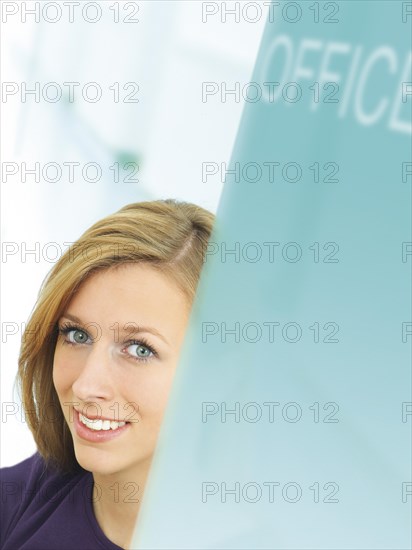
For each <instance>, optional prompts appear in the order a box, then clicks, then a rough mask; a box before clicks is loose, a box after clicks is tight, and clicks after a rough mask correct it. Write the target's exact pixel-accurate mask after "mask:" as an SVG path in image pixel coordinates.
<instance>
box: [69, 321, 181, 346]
mask: <svg viewBox="0 0 412 550" xmlns="http://www.w3.org/2000/svg"><path fill="white" fill-rule="evenodd" d="M61 318H62V319H63V318H65V319H69V320H70V321H73V322H74V323H78V324H79V325H82V326H83V327H86V326H87V325H88V324H91V323H84V322H83V321H82V320H81V319H80V318H79V317H77V316H76V315H73V314H72V313H64V314H63V315H62V316H61ZM92 324H94V323H92ZM116 325H117V326H116V328H112V330H115V331H116V332H117V333H118V334H119V333H120V334H122V335H126V336H128V337H131V336H133V335H134V334H141V333H143V332H149V333H150V334H154V335H155V336H158V337H159V338H161V339H162V340H163V342H165V344H167V345H168V346H170V344H169V342H168V341H167V340H166V338H165V337H164V336H163V335H162V334H161V333H160V332H159V331H158V330H156V329H155V328H154V327H144V326H140V325H138V324H137V323H134V322H128V323H124V325H123V328H121V325H120V323H116ZM126 327H127V328H126Z"/></svg>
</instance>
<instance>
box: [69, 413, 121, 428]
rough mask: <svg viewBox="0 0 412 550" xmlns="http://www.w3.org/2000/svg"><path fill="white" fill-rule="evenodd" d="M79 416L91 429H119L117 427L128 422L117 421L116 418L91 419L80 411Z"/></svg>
mask: <svg viewBox="0 0 412 550" xmlns="http://www.w3.org/2000/svg"><path fill="white" fill-rule="evenodd" d="M79 418H80V421H81V422H82V424H84V425H85V426H87V427H88V428H90V429H91V430H95V431H100V430H104V431H107V430H110V429H112V430H117V428H121V427H122V426H124V425H125V424H126V422H116V421H115V420H102V419H101V418H99V419H95V420H91V419H90V418H87V416H84V415H83V414H81V413H79Z"/></svg>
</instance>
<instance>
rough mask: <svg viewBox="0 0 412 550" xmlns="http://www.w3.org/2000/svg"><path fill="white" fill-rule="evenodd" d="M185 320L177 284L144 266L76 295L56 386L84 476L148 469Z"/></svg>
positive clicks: (104, 275) (99, 278)
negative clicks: (88, 472)
mask: <svg viewBox="0 0 412 550" xmlns="http://www.w3.org/2000/svg"><path fill="white" fill-rule="evenodd" d="M189 313H190V307H189V304H188V301H187V298H186V297H185V296H184V295H183V294H182V293H181V291H180V290H179V289H178V287H177V286H176V285H175V284H174V282H173V281H171V280H170V279H168V278H166V277H165V276H164V275H162V274H161V273H159V272H158V271H156V270H155V269H154V268H152V267H150V266H149V265H147V264H126V265H122V266H120V267H119V268H116V269H112V270H107V271H103V272H98V273H96V274H94V275H92V276H91V277H90V278H89V279H88V280H86V281H85V282H84V283H83V285H82V286H81V287H80V289H79V291H78V292H77V293H76V295H75V296H74V298H73V299H72V301H71V302H70V304H69V306H68V308H67V310H66V311H65V313H64V315H62V317H61V318H60V319H59V321H58V325H59V337H58V340H57V344H56V349H55V354H54V364H53V381H54V385H55V388H56V391H57V394H58V397H59V400H60V404H61V407H62V410H63V413H64V416H65V419H66V421H67V423H68V426H69V428H70V431H71V434H72V437H73V442H74V449H75V453H76V458H77V461H78V462H79V464H80V465H81V466H82V467H83V468H85V469H86V470H89V471H92V472H94V473H100V474H102V475H105V474H116V473H120V472H127V471H133V469H134V468H136V467H138V466H139V464H141V465H143V464H147V461H149V462H150V460H151V457H152V454H153V451H154V449H155V446H156V439H157V436H158V432H159V428H160V425H161V420H162V416H163V413H164V410H165V406H166V404H167V399H168V395H169V390H170V388H171V384H172V380H173V375H174V372H175V369H176V366H177V363H178V359H179V352H180V348H181V345H182V343H183V339H184V334H185V329H186V325H187V321H188V317H189ZM79 413H82V414H83V415H84V416H85V417H86V418H83V419H82V417H81V416H80V414H79ZM123 422H126V424H124V425H122V423H123ZM119 423H120V424H119ZM95 428H96V429H95Z"/></svg>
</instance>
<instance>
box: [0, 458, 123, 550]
mask: <svg viewBox="0 0 412 550" xmlns="http://www.w3.org/2000/svg"><path fill="white" fill-rule="evenodd" d="M0 481H1V525H0V532H1V543H0V548H1V550H56V549H59V550H73V549H78V550H96V549H99V548H100V549H101V548H103V549H105V550H122V549H121V547H120V546H117V545H116V544H114V543H113V542H111V541H110V540H109V539H108V538H107V537H106V535H105V534H104V533H103V531H102V529H101V528H100V526H99V524H98V523H97V520H96V517H95V515H94V511H93V504H92V499H91V495H92V489H93V476H92V474H91V473H90V472H87V471H86V470H82V471H80V472H78V473H76V474H62V473H60V472H58V471H57V470H55V469H53V468H52V467H48V468H46V465H45V462H44V460H43V458H42V457H41V456H40V454H39V453H35V454H34V455H33V456H31V457H30V458H28V459H26V460H24V461H23V462H20V463H19V464H16V465H15V466H11V467H9V468H1V469H0Z"/></svg>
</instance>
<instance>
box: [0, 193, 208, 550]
mask: <svg viewBox="0 0 412 550" xmlns="http://www.w3.org/2000/svg"><path fill="white" fill-rule="evenodd" d="M213 222H214V216H213V214H211V213H210V212H208V211H206V210H204V209H203V208H200V207H198V206H196V205H193V204H190V203H185V202H178V201H175V200H173V199H167V200H159V201H152V202H142V203H136V204H130V205H128V206H125V207H124V208H122V209H121V210H119V211H118V212H116V213H115V214H113V215H110V216H108V217H106V218H104V219H103V220H101V221H99V222H97V223H96V224H95V225H93V226H92V227H91V228H90V229H88V230H87V231H86V232H85V233H84V234H83V235H82V236H81V237H80V239H79V240H78V241H77V242H76V243H75V244H74V245H72V247H71V248H70V249H69V250H68V251H67V252H66V253H65V254H64V255H63V256H62V257H61V258H60V260H59V261H58V262H57V263H56V265H55V266H54V268H53V269H52V270H51V272H50V274H49V275H48V277H47V278H46V280H45V282H44V283H43V286H42V289H41V292H40V295H39V299H38V302H37V304H36V307H35V309H34V311H33V313H32V315H31V318H30V320H29V323H28V325H27V328H26V331H25V333H24V335H23V338H22V347H21V353H20V358H19V370H18V381H19V386H20V388H21V394H22V402H23V405H24V408H25V412H26V420H27V422H28V425H29V427H30V429H31V431H32V433H33V436H34V439H35V442H36V445H37V449H38V452H36V453H35V454H34V455H33V456H32V457H30V458H28V459H27V460H25V461H23V462H21V463H20V464H17V465H16V466H12V467H9V468H3V469H1V470H0V472H1V488H2V517H1V549H2V550H49V549H50V550H56V549H59V550H73V549H79V550H88V549H94V548H104V549H111V550H115V549H116V550H118V549H119V548H127V549H128V548H130V544H131V538H132V534H133V529H134V525H135V522H136V519H137V517H138V513H139V508H140V506H141V503H142V497H143V493H144V488H145V483H146V480H147V476H148V473H149V469H150V464H151V460H152V457H153V453H154V450H155V446H156V440H157V436H158V432H159V429H160V426H161V421H162V417H163V413H164V410H165V407H166V404H167V399H168V394H169V391H170V388H171V384H172V380H173V375H174V372H175V369H176V367H177V364H178V359H179V351H180V348H181V345H182V343H183V339H184V334H185V329H186V326H187V321H188V318H189V314H190V309H191V305H192V302H193V298H194V296H195V291H196V287H197V283H198V280H199V276H200V273H201V269H202V266H203V262H204V255H205V251H206V246H207V243H208V240H209V237H210V234H211V231H212V225H213Z"/></svg>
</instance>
